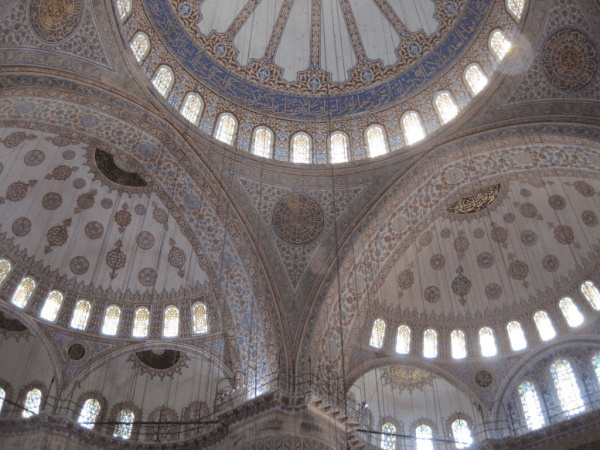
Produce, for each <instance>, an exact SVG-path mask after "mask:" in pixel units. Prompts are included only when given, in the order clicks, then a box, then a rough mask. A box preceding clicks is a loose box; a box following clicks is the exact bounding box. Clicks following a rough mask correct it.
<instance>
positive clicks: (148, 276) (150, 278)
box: [138, 267, 156, 286]
mask: <svg viewBox="0 0 600 450" xmlns="http://www.w3.org/2000/svg"><path fill="white" fill-rule="evenodd" d="M138 280H139V281H140V283H142V285H144V286H152V285H154V283H156V271H155V270H154V269H151V268H150V267H146V268H145V269H142V270H140V273H139V275H138Z"/></svg>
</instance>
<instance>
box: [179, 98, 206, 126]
mask: <svg viewBox="0 0 600 450" xmlns="http://www.w3.org/2000/svg"><path fill="white" fill-rule="evenodd" d="M203 108H204V102H203V101H202V97H200V96H199V95H198V94H196V93H195V92H189V93H188V94H187V95H186V96H185V99H184V100H183V104H182V105H181V109H180V110H179V112H180V113H181V115H182V116H183V117H185V118H186V119H187V120H188V122H190V123H192V124H193V125H198V121H199V120H200V114H202V109H203Z"/></svg>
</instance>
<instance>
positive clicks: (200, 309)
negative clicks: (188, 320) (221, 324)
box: [192, 303, 208, 334]
mask: <svg viewBox="0 0 600 450" xmlns="http://www.w3.org/2000/svg"><path fill="white" fill-rule="evenodd" d="M192 320H193V321H194V334H202V333H208V314H207V313H206V305H205V304H204V303H196V304H195V305H194V307H193V308H192Z"/></svg>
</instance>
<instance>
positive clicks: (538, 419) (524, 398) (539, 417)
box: [518, 381, 546, 431]
mask: <svg viewBox="0 0 600 450" xmlns="http://www.w3.org/2000/svg"><path fill="white" fill-rule="evenodd" d="M518 391H519V398H520V399H521V407H522V408H523V415H524V416H525V423H526V424H527V428H528V429H529V431H534V430H538V429H540V428H542V427H543V426H544V425H546V419H545V418H544V413H543V412H542V406H541V404H540V398H539V396H538V393H537V390H536V388H535V386H534V385H533V383H532V382H531V381H524V382H522V383H521V384H520V385H519V388H518Z"/></svg>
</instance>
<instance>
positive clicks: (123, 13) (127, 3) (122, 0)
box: [117, 0, 131, 21]
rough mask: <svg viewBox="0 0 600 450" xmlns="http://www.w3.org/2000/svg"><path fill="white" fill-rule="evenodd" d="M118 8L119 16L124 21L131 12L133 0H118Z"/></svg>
mask: <svg viewBox="0 0 600 450" xmlns="http://www.w3.org/2000/svg"><path fill="white" fill-rule="evenodd" d="M117 10H118V11H119V18H120V19H121V21H124V20H125V19H126V18H127V16H128V15H129V13H130V12H131V0H117Z"/></svg>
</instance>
